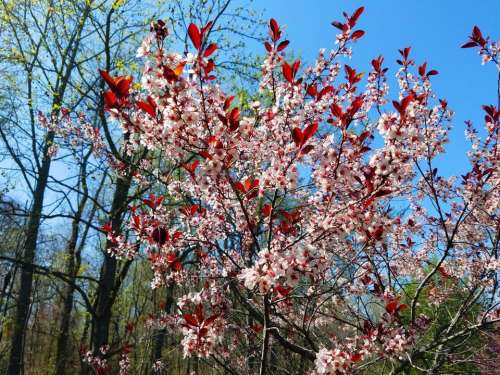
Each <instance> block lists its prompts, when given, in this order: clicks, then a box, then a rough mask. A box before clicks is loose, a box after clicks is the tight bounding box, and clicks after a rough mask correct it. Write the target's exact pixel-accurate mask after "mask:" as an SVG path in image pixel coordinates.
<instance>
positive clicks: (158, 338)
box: [149, 285, 174, 375]
mask: <svg viewBox="0 0 500 375" xmlns="http://www.w3.org/2000/svg"><path fill="white" fill-rule="evenodd" d="M173 294H174V285H169V286H168V287H167V293H166V297H165V308H164V311H165V312H167V313H171V312H172V307H173V304H174V297H173ZM166 336H167V331H166V330H165V329H162V330H160V331H159V332H158V333H157V334H156V335H155V336H154V338H153V340H154V342H153V350H152V354H153V355H152V358H151V369H150V371H149V374H150V375H155V374H156V372H155V371H154V368H153V366H152V365H153V364H154V363H156V362H157V361H160V360H161V353H162V350H163V346H164V345H165V339H166Z"/></svg>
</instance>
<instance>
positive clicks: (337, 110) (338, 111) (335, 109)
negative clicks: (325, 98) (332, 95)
mask: <svg viewBox="0 0 500 375" xmlns="http://www.w3.org/2000/svg"><path fill="white" fill-rule="evenodd" d="M330 110H331V111H332V115H334V116H335V117H339V118H342V116H343V112H342V108H340V106H339V105H338V104H335V103H334V104H332V105H331V107H330Z"/></svg>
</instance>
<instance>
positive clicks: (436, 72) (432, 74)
mask: <svg viewBox="0 0 500 375" xmlns="http://www.w3.org/2000/svg"><path fill="white" fill-rule="evenodd" d="M438 74H439V72H438V71H437V70H434V69H433V70H430V71H429V72H428V73H427V77H430V76H435V75H438Z"/></svg>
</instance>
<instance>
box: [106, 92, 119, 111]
mask: <svg viewBox="0 0 500 375" xmlns="http://www.w3.org/2000/svg"><path fill="white" fill-rule="evenodd" d="M103 96H104V105H105V106H106V107H107V108H115V107H116V105H117V103H118V102H117V99H116V95H115V94H113V91H111V90H108V91H105V92H104V95H103Z"/></svg>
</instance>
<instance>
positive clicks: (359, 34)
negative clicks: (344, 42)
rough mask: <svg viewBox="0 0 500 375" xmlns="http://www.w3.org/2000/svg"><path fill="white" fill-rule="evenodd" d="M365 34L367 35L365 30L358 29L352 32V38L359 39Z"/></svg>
mask: <svg viewBox="0 0 500 375" xmlns="http://www.w3.org/2000/svg"><path fill="white" fill-rule="evenodd" d="M363 35H365V32H364V31H363V30H356V31H355V32H353V33H352V35H351V40H353V41H354V40H357V39H359V38H361V37H362V36H363Z"/></svg>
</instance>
